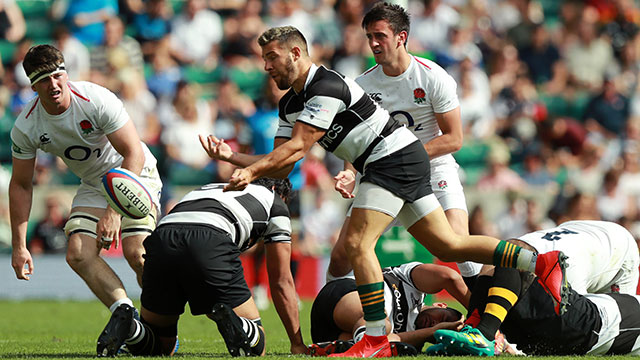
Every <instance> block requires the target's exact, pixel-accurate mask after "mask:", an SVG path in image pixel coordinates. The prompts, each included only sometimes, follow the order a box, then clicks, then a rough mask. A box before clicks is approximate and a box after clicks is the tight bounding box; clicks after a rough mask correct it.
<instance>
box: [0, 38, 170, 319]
mask: <svg viewBox="0 0 640 360" xmlns="http://www.w3.org/2000/svg"><path fill="white" fill-rule="evenodd" d="M23 67H24V70H25V72H26V73H27V75H28V77H29V79H30V81H31V87H32V89H33V90H34V91H36V92H37V94H38V96H37V97H35V98H34V99H33V100H31V101H30V102H29V103H27V105H26V106H25V107H24V110H23V111H22V112H21V113H20V115H19V116H18V119H17V120H16V122H15V125H14V127H13V129H12V130H11V141H12V142H13V147H12V155H13V171H12V175H11V182H10V185H9V202H10V216H11V236H12V246H13V250H12V259H11V266H12V267H13V269H14V271H15V273H16V276H17V278H18V279H21V280H29V278H30V276H35V275H34V274H35V272H34V271H35V267H34V263H33V259H32V258H31V254H30V253H29V250H27V245H26V235H27V222H28V220H29V213H30V211H31V202H32V193H33V187H32V178H33V174H34V167H35V163H36V150H38V149H40V150H42V151H45V152H49V153H52V154H55V155H57V156H58V157H60V158H61V159H62V160H63V161H64V162H65V164H66V165H67V166H68V167H69V169H70V170H71V171H72V172H73V173H74V174H75V175H77V176H78V177H79V178H80V179H81V181H82V182H81V184H80V187H79V188H78V190H77V192H76V195H75V197H74V199H73V204H72V209H71V214H70V217H69V220H68V222H67V223H66V225H65V232H66V234H67V237H68V248H67V257H66V259H67V263H68V264H69V266H71V268H72V269H73V270H74V271H75V272H76V273H77V274H78V275H79V276H80V277H81V278H82V279H83V280H84V282H85V283H86V284H87V285H88V286H89V288H90V289H91V291H93V293H94V294H95V295H96V297H97V298H98V299H100V301H101V302H102V303H103V304H104V305H105V306H107V307H108V308H110V310H111V311H112V312H113V311H114V310H115V309H116V308H117V307H118V306H119V305H120V304H123V303H125V304H130V305H131V304H132V302H131V300H130V299H129V298H128V297H127V294H126V292H125V289H124V286H123V284H122V281H121V280H120V278H118V276H117V275H116V274H115V272H114V271H113V270H112V269H111V268H110V267H109V265H107V263H106V262H105V261H104V260H103V259H102V258H101V257H100V251H101V249H102V248H108V247H109V246H110V245H111V243H112V242H115V246H116V247H118V246H120V239H119V232H120V231H122V244H121V245H122V251H123V253H124V256H125V258H126V259H127V261H128V262H129V265H130V266H131V268H132V269H133V270H134V271H135V273H136V274H137V279H138V283H141V279H142V268H143V263H144V259H143V257H142V255H143V253H144V248H143V247H142V241H143V240H144V238H145V237H147V235H149V234H150V233H151V232H152V231H153V229H154V228H155V221H156V220H155V219H156V216H157V213H155V212H154V211H152V212H151V213H150V214H149V216H147V217H146V218H144V219H141V220H133V219H129V218H123V219H121V217H120V215H119V214H118V213H116V212H115V210H113V209H112V208H111V207H109V206H108V205H107V202H106V200H105V198H104V196H103V195H102V193H101V190H100V181H101V177H102V176H103V175H104V174H105V173H106V172H107V171H109V170H110V169H112V168H115V167H123V168H126V169H128V170H130V171H132V172H134V173H136V174H138V175H140V176H141V178H142V180H143V182H144V184H145V186H147V189H148V190H149V192H150V194H151V196H152V198H153V201H154V204H155V208H156V209H158V200H159V196H160V191H161V188H162V183H161V181H160V178H159V176H158V172H157V170H156V159H155V158H154V157H153V155H152V154H151V153H150V152H149V150H148V149H147V147H146V145H144V144H143V143H142V142H141V141H140V139H139V138H138V134H137V132H136V129H135V128H134V125H133V122H132V121H131V119H130V118H129V115H128V114H127V112H126V111H125V109H124V107H123V105H122V102H121V101H120V100H119V99H118V98H117V97H116V96H115V95H114V94H113V93H112V92H110V91H109V90H107V89H105V88H103V87H101V86H98V85H96V84H93V83H89V82H71V81H69V79H68V76H67V72H66V71H65V64H64V57H63V56H62V53H61V52H60V51H59V50H58V49H56V48H55V47H53V46H50V45H38V46H34V47H32V48H31V49H29V51H28V52H27V54H26V55H25V58H24V61H23Z"/></svg>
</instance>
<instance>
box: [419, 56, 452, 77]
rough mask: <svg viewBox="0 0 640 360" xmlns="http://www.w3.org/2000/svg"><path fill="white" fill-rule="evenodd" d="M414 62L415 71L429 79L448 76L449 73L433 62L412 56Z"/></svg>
mask: <svg viewBox="0 0 640 360" xmlns="http://www.w3.org/2000/svg"><path fill="white" fill-rule="evenodd" d="M411 58H412V61H413V62H415V66H414V67H413V69H414V71H417V72H420V73H422V74H424V75H426V76H428V77H439V76H448V75H449V74H448V73H447V71H446V70H445V69H444V68H443V67H442V66H440V65H439V64H438V63H436V62H435V61H433V60H429V59H427V58H423V57H420V56H416V55H411Z"/></svg>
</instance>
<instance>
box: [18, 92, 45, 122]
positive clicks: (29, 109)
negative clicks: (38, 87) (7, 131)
mask: <svg viewBox="0 0 640 360" xmlns="http://www.w3.org/2000/svg"><path fill="white" fill-rule="evenodd" d="M39 103H40V97H38V96H36V97H34V98H33V99H31V100H29V101H28V102H27V103H26V104H25V106H24V107H23V108H22V111H20V114H18V116H17V117H16V121H15V125H18V124H22V123H23V122H24V121H25V120H27V119H29V120H31V121H33V116H34V115H35V114H37V108H38V104H39Z"/></svg>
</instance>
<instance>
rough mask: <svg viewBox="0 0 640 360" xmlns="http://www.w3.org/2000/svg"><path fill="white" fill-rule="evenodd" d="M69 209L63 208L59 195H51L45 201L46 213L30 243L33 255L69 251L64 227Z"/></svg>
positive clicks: (37, 225)
mask: <svg viewBox="0 0 640 360" xmlns="http://www.w3.org/2000/svg"><path fill="white" fill-rule="evenodd" d="M67 213H68V209H65V208H64V207H63V206H62V201H61V199H60V196H59V195H56V194H50V195H48V196H47V197H46V199H45V213H44V216H43V218H42V220H40V221H38V223H37V224H36V227H35V229H34V230H33V236H32V237H31V239H30V241H29V244H28V245H29V251H30V252H31V253H32V254H42V253H47V254H62V253H64V252H66V250H67V236H66V235H65V233H64V225H65V223H66V222H67V216H68V215H67Z"/></svg>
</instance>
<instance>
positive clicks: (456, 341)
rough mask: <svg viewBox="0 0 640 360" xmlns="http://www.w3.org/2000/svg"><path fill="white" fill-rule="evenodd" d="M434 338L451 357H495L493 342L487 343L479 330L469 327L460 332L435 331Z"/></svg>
mask: <svg viewBox="0 0 640 360" xmlns="http://www.w3.org/2000/svg"><path fill="white" fill-rule="evenodd" d="M434 337H435V338H436V341H438V342H439V343H441V344H444V346H445V348H446V351H447V352H448V353H449V354H452V355H474V356H494V355H495V341H489V340H488V339H487V338H486V337H484V335H482V333H481V332H480V330H478V329H475V328H472V327H471V326H465V327H463V328H462V330H460V331H454V330H444V329H442V330H436V332H435V333H434Z"/></svg>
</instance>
